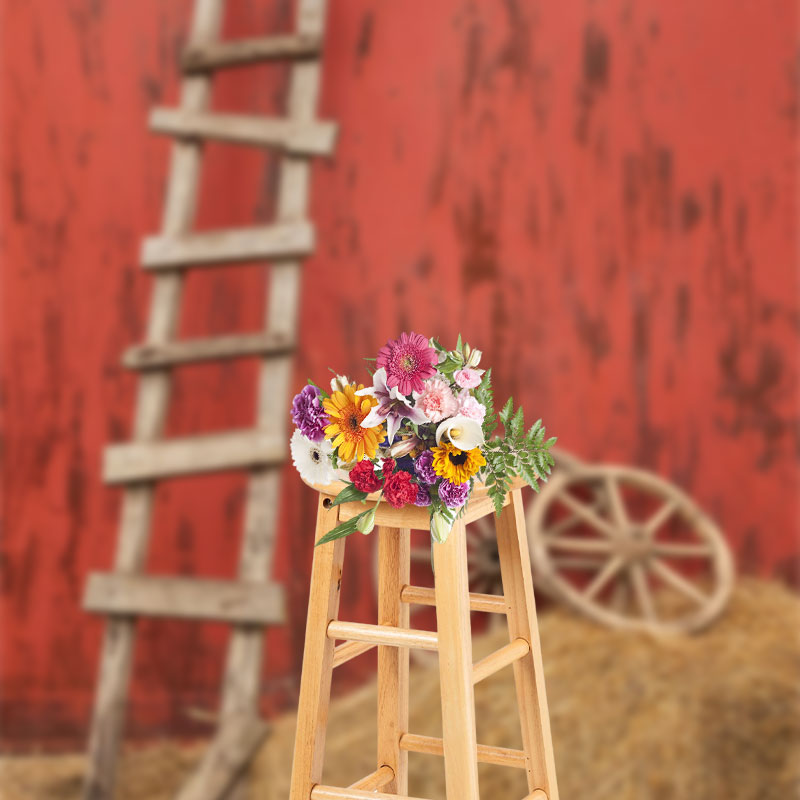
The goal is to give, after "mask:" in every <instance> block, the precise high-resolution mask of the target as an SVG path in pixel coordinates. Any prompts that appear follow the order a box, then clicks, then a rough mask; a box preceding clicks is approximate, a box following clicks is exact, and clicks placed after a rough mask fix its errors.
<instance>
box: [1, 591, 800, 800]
mask: <svg viewBox="0 0 800 800" xmlns="http://www.w3.org/2000/svg"><path fill="white" fill-rule="evenodd" d="M540 622H541V632H542V641H543V647H544V659H545V670H546V678H547V687H548V695H549V698H550V713H551V718H552V724H553V735H554V740H555V748H556V761H557V766H558V778H559V786H560V790H561V796H562V799H563V800H584V798H585V800H611V799H612V798H613V800H684V799H685V800H689V799H690V798H691V800H696V798H703V800H716V798H720V800H722V799H723V798H724V800H751V798H755V797H758V798H759V800H773V798H774V800H789V799H790V798H796V797H800V628H799V627H798V623H800V600H798V598H797V596H796V595H794V594H792V593H790V592H789V591H788V590H786V589H784V588H783V587H781V586H779V585H777V584H768V583H760V582H755V581H743V582H741V583H740V585H739V586H738V588H737V590H736V592H735V594H734V597H733V600H732V603H731V606H730V609H729V611H728V612H727V613H726V615H725V616H724V618H723V619H722V620H720V621H719V622H718V623H717V624H716V625H715V626H714V627H712V628H711V629H710V630H709V631H707V632H706V633H704V634H702V635H699V636H695V637H691V638H685V639H665V640H660V639H654V638H651V637H647V636H640V635H632V634H627V633H618V632H612V631H608V630H606V629H603V628H600V627H597V626H595V625H593V624H591V623H589V622H586V621H585V620H582V619H579V618H577V617H575V616H573V615H571V614H570V613H569V612H568V611H565V610H563V609H557V610H555V611H553V612H551V613H548V614H545V615H543V616H542V619H541V620H540ZM506 640H507V639H506V634H505V633H504V632H502V631H499V630H498V631H495V632H491V633H489V634H487V635H486V636H484V637H481V639H480V641H476V657H478V656H480V655H481V654H485V653H486V652H488V651H490V650H492V649H495V648H496V647H498V646H500V645H501V644H503V643H504V642H505V641H506ZM411 686H412V711H411V724H410V729H411V730H412V731H414V732H417V733H427V734H431V735H438V734H439V732H440V716H439V712H438V704H439V686H438V676H437V673H436V671H435V670H425V669H416V668H415V669H413V670H412V678H411ZM476 697H477V705H478V712H477V715H478V720H479V723H478V724H479V739H480V741H482V742H485V743H487V744H496V745H502V746H507V747H518V746H519V724H518V722H517V713H516V705H515V695H514V690H513V682H512V676H511V670H504V671H502V672H501V673H498V675H496V676H494V677H492V678H491V679H489V680H488V681H485V682H484V683H482V684H479V686H478V687H477V691H476ZM376 703H377V700H376V692H375V685H374V683H370V684H368V685H366V686H365V687H363V688H362V689H360V690H358V691H357V692H354V693H352V694H350V695H349V696H347V697H344V698H342V699H339V700H336V701H335V702H334V704H333V707H332V710H331V724H330V728H329V736H328V749H327V756H326V774H325V780H326V782H330V783H333V784H334V785H342V786H344V785H347V784H348V783H351V782H353V781H355V780H357V779H358V778H360V777H361V776H362V775H366V774H367V773H369V772H371V771H372V770H373V769H374V766H375V762H374V759H375V722H374V716H375V707H376ZM293 733H294V717H293V716H286V717H284V718H281V719H279V720H277V721H276V723H275V726H274V729H273V733H272V735H271V736H270V738H269V740H268V741H267V743H266V745H265V746H264V748H263V749H262V751H261V753H260V754H259V756H258V758H257V760H256V762H255V764H254V768H253V773H252V781H253V784H254V787H255V788H256V789H257V791H256V793H255V796H256V797H258V798H259V800H286V798H287V796H288V780H289V770H290V767H291V751H292V741H293ZM197 752H198V751H197V749H196V748H195V749H193V750H187V749H185V748H178V747H176V746H175V745H162V746H159V747H153V748H148V750H146V751H137V752H132V753H130V754H128V755H127V756H126V758H125V759H124V761H123V767H122V773H121V782H120V785H121V791H120V794H119V797H120V798H124V800H139V799H140V798H148V800H159V799H160V798H162V797H163V798H166V797H169V796H170V795H171V793H172V791H173V789H174V788H175V787H176V786H177V785H178V784H179V782H180V779H181V777H182V776H183V775H184V774H185V773H186V771H187V770H188V769H189V767H190V766H191V764H192V762H193V761H194V759H195V758H196V757H197ZM410 763H411V780H410V786H409V791H410V793H411V794H412V795H416V796H419V797H427V798H432V800H436V798H443V797H444V776H443V772H442V761H441V759H440V758H438V757H435V756H425V755H416V754H412V755H411V757H410ZM2 767H4V776H5V777H4V778H3V780H2V784H1V785H2V786H3V789H4V794H3V795H2V796H3V800H30V799H31V798H37V800H67V798H77V797H78V796H79V792H78V787H79V784H80V773H81V770H82V762H81V760H80V759H79V758H78V757H60V758H48V759H36V760H32V759H25V760H23V759H7V760H6V761H5V762H3V764H2V765H0V768H2ZM481 788H482V795H483V797H484V798H487V799H488V800H502V799H503V798H510V800H518V798H520V797H523V796H524V795H525V793H526V788H525V786H524V783H523V781H522V775H521V773H520V772H519V771H518V770H514V769H508V768H504V767H493V766H488V765H482V766H481Z"/></svg>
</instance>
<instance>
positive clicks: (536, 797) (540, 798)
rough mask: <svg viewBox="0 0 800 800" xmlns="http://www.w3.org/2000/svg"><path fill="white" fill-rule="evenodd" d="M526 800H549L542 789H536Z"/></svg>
mask: <svg viewBox="0 0 800 800" xmlns="http://www.w3.org/2000/svg"><path fill="white" fill-rule="evenodd" d="M524 800H547V792H545V791H544V790H542V789H534V790H533V791H532V792H531V793H530V794H529V795H528V796H527V797H525V798H524Z"/></svg>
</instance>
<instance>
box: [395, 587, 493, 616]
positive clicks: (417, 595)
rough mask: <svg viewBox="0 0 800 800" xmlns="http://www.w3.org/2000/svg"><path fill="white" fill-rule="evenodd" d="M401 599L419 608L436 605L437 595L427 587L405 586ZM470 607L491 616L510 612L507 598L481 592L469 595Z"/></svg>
mask: <svg viewBox="0 0 800 800" xmlns="http://www.w3.org/2000/svg"><path fill="white" fill-rule="evenodd" d="M400 599H401V600H402V601H403V602H404V603H412V604H414V605H419V606H435V605H436V593H435V592H434V590H433V589H429V588H427V587H426V586H404V587H403V588H402V590H401V592H400ZM469 607H470V608H471V609H472V610H473V611H486V612H488V613H490V614H505V613H506V612H507V611H508V609H507V608H506V599H505V597H500V596H499V595H495V594H480V593H479V592H470V593H469Z"/></svg>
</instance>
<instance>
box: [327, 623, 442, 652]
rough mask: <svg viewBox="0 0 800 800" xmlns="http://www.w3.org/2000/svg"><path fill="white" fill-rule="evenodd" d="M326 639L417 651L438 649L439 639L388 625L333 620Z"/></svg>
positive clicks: (425, 633)
mask: <svg viewBox="0 0 800 800" xmlns="http://www.w3.org/2000/svg"><path fill="white" fill-rule="evenodd" d="M328 638H329V639H344V640H346V641H354V642H369V643H370V644H382V645H390V646H392V647H414V648H417V649H419V650H438V649H439V637H438V636H437V635H436V634H435V633H434V632H433V631H418V630H413V629H409V628H393V627H391V626H390V625H365V624H364V623H361V622H341V621H339V620H334V621H333V622H330V623H328Z"/></svg>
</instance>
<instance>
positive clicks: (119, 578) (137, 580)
mask: <svg viewBox="0 0 800 800" xmlns="http://www.w3.org/2000/svg"><path fill="white" fill-rule="evenodd" d="M83 607H84V608H85V609H86V610H87V611H93V612H96V613H99V614H121V615H125V616H146V617H174V618H179V619H203V620H219V621H221V622H232V623H241V624H247V625H251V624H252V625H271V624H274V623H280V622H283V621H284V602H283V589H282V588H281V587H280V586H278V585H277V584H273V583H256V582H253V581H249V582H245V581H220V580H209V579H206V578H173V577H161V576H154V575H132V574H125V573H119V572H117V573H114V572H94V573H92V574H91V575H90V576H89V581H88V582H87V584H86V591H85V593H84V598H83Z"/></svg>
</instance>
